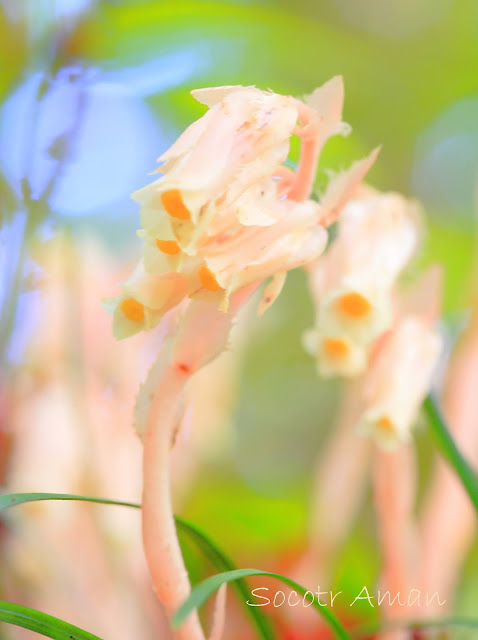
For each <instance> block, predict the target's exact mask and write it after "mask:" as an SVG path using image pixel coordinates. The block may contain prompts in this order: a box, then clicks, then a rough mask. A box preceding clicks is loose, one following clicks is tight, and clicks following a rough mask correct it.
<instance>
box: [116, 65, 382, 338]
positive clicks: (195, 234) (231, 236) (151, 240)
mask: <svg viewBox="0 0 478 640" xmlns="http://www.w3.org/2000/svg"><path fill="white" fill-rule="evenodd" d="M193 95H194V97H196V99H198V100H199V101H200V102H202V103H203V104H205V105H207V106H208V107H209V110H208V111H207V112H206V114H205V115H204V116H203V117H202V118H200V119H199V120H198V121H196V122H195V123H193V124H192V125H191V126H190V127H189V128H188V129H187V130H186V131H185V132H184V133H183V134H182V135H181V136H180V138H179V139H178V140H177V142H176V143H175V144H173V146H172V147H171V148H170V149H169V150H168V151H167V152H166V153H164V154H163V155H162V156H161V158H160V161H162V162H163V165H162V167H161V171H162V172H163V173H164V175H163V176H162V177H160V178H159V179H157V180H156V181H154V182H153V183H151V184H149V185H148V186H146V187H144V188H143V189H141V190H139V191H137V192H136V193H135V194H133V197H134V199H135V200H137V201H138V202H139V203H140V204H141V207H142V208H141V223H142V227H143V228H142V229H141V230H140V232H139V235H140V237H141V238H142V240H143V244H144V252H143V259H142V263H141V264H140V266H139V267H138V269H137V270H136V272H135V274H134V275H133V277H132V278H131V279H130V280H128V281H127V282H125V283H124V284H123V294H122V295H121V296H119V297H117V298H115V299H112V300H111V301H109V303H108V304H109V308H110V310H111V312H112V313H113V316H114V331H115V335H116V336H117V337H119V338H121V337H126V336H128V335H131V334H132V333H134V332H136V331H140V330H143V329H148V328H150V327H152V326H154V325H155V324H156V323H157V322H158V320H159V318H160V317H161V315H162V314H163V313H165V312H166V311H168V310H169V309H171V308H172V307H173V306H175V305H176V304H178V302H179V301H181V300H182V299H185V298H193V299H200V300H206V301H211V302H213V303H215V304H216V305H217V306H218V307H219V308H220V309H221V310H222V311H226V310H227V308H228V305H229V300H230V297H231V295H232V294H233V293H234V292H236V291H238V290H239V289H241V288H242V287H245V286H248V285H250V284H253V283H260V282H262V281H264V280H265V279H267V278H269V277H273V282H272V283H271V285H270V286H269V287H268V288H267V289H266V292H265V295H264V299H263V300H262V302H261V305H260V311H261V312H262V311H264V310H265V309H266V308H267V307H268V306H270V304H272V303H273V301H274V300H275V298H276V297H277V296H278V295H279V293H280V291H281V289H282V286H283V284H284V281H285V277H286V273H287V271H289V270H290V269H294V268H296V267H299V266H303V265H304V264H307V263H309V262H310V261H312V260H314V259H315V258H317V257H318V256H319V255H320V254H321V253H322V252H323V250H324V248H325V246H326V243H327V233H326V231H325V228H324V227H325V226H326V225H327V224H330V223H331V222H333V221H334V220H335V218H336V217H337V215H338V213H339V212H340V210H341V208H342V207H343V206H344V204H345V203H346V201H347V199H348V197H349V191H350V189H351V187H354V186H356V184H358V182H360V180H361V179H362V177H363V175H364V174H365V173H366V172H367V170H368V169H369V167H370V166H371V164H372V162H373V160H374V158H375V156H374V155H373V156H370V157H369V158H367V159H366V160H365V161H363V162H362V163H357V165H356V166H355V169H354V171H353V172H352V173H351V174H350V175H351V180H345V181H342V182H340V181H339V182H338V186H337V184H335V187H334V186H332V187H331V189H330V190H329V191H328V192H327V193H326V194H325V196H324V202H323V203H317V202H315V201H314V200H310V199H307V198H308V196H309V193H310V190H311V186H312V183H313V179H314V176H315V171H316V167H317V161H318V156H319V153H320V150H321V149H322V147H323V146H324V144H325V142H326V141H327V139H328V138H329V137H330V136H332V135H335V134H338V133H342V134H345V133H347V132H348V127H347V125H345V124H344V123H343V122H342V121H341V112H342V104H343V86H342V81H341V78H333V79H332V80H330V81H329V82H327V83H326V84H325V85H324V86H323V87H320V88H319V89H316V90H315V91H314V92H313V93H312V95H311V96H309V97H308V98H306V100H305V102H301V101H300V100H297V99H296V98H292V97H291V96H280V95H278V94H275V93H272V92H267V91H261V90H259V89H256V88H255V87H240V86H238V87H217V88H213V89H201V90H197V91H194V92H193ZM293 135H298V136H299V137H301V139H302V153H301V159H300V161H299V165H298V169H297V172H296V173H294V172H293V171H291V170H290V169H289V168H287V167H286V166H285V165H284V162H285V161H286V160H287V157H288V154H289V146H290V139H291V137H292V136H293ZM357 168H358V169H359V170H358V171H357ZM351 183H352V184H351Z"/></svg>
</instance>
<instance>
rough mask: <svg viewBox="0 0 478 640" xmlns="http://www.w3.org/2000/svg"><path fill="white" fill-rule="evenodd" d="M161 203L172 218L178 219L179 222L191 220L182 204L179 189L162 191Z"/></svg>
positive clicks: (188, 212) (189, 213)
mask: <svg viewBox="0 0 478 640" xmlns="http://www.w3.org/2000/svg"><path fill="white" fill-rule="evenodd" d="M161 202H162V204H163V207H164V208H165V209H166V211H167V212H168V213H169V215H170V216H172V217H173V218H179V220H189V219H190V218H191V212H190V211H189V209H188V208H187V207H186V205H185V204H184V201H183V197H182V195H181V192H180V191H179V189H169V190H168V191H163V193H162V194H161Z"/></svg>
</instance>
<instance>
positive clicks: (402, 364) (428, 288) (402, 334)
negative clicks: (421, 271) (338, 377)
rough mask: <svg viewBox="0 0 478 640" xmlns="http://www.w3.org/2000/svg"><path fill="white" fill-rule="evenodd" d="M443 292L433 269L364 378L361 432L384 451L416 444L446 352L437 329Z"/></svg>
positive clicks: (380, 346)
mask: <svg viewBox="0 0 478 640" xmlns="http://www.w3.org/2000/svg"><path fill="white" fill-rule="evenodd" d="M439 288H440V277H439V274H438V273H437V272H436V271H435V270H430V271H429V273H428V274H426V276H425V277H424V278H423V279H422V282H421V283H420V284H419V285H418V286H417V289H416V292H414V295H413V296H411V297H410V300H409V302H408V303H407V304H406V305H404V308H402V310H401V311H399V313H398V315H397V318H396V320H395V322H394V324H393V327H392V329H391V330H390V331H389V332H388V333H387V334H385V335H384V336H383V338H382V339H381V340H380V341H379V342H378V344H377V345H376V347H375V353H374V355H373V357H372V359H371V363H370V368H369V371H368V372H367V375H366V377H365V380H364V401H365V410H364V413H363V415H362V418H361V420H360V424H359V431H360V432H361V433H362V434H364V435H372V436H374V437H375V438H376V440H377V441H378V443H379V444H380V445H382V446H383V447H384V448H394V447H395V446H396V445H397V444H399V443H400V442H402V443H403V442H407V441H409V440H410V438H411V428H412V427H413V425H414V423H415V421H416V419H417V416H418V411H419V409H420V405H421V403H422V402H423V400H424V398H425V395H426V394H427V393H428V391H429V389H430V387H431V382H432V376H433V373H434V371H435V368H436V365H437V362H438V357H439V355H440V351H441V338H440V336H439V334H438V332H437V331H436V329H434V328H433V326H432V324H433V322H434V320H435V319H436V316H437V313H438V307H439V304H438V299H439Z"/></svg>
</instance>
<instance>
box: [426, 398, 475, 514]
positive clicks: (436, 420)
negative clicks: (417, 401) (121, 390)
mask: <svg viewBox="0 0 478 640" xmlns="http://www.w3.org/2000/svg"><path fill="white" fill-rule="evenodd" d="M424 409H425V412H426V414H427V417H428V421H429V424H430V430H431V433H432V436H433V439H434V441H435V444H436V446H437V447H438V450H439V451H440V453H441V454H442V456H443V457H444V458H445V459H446V460H447V461H448V463H449V464H450V465H451V466H452V467H453V469H454V470H455V471H456V474H457V475H458V477H459V478H460V480H461V483H462V484H463V487H464V488H465V490H466V492H467V493H468V496H469V498H470V500H471V501H472V503H473V506H474V507H475V510H476V511H477V512H478V478H477V477H476V474H475V472H474V471H473V469H472V468H471V467H470V465H469V464H468V462H467V461H466V460H465V458H464V457H463V456H462V455H461V453H460V451H459V449H458V447H457V446H456V444H455V442H454V440H453V438H452V436H451V435H450V432H449V430H448V428H447V426H446V422H445V419H444V417H443V415H442V413H441V411H440V409H439V407H438V404H437V402H436V400H435V399H434V398H433V397H432V396H431V395H430V396H428V397H427V398H426V400H425V403H424Z"/></svg>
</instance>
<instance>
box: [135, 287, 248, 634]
mask: <svg viewBox="0 0 478 640" xmlns="http://www.w3.org/2000/svg"><path fill="white" fill-rule="evenodd" d="M256 286H257V285H256V284H254V285H251V286H249V287H247V288H244V289H242V290H241V291H239V292H238V293H237V294H236V295H235V296H234V298H233V300H232V301H231V306H230V311H229V312H228V313H223V312H221V311H218V310H217V309H216V308H215V307H214V305H212V304H210V303H207V302H193V303H191V304H190V306H189V308H188V310H187V311H186V313H185V316H184V318H183V321H182V323H181V326H180V328H179V332H178V335H177V337H176V340H175V344H174V346H173V348H172V350H171V356H170V362H169V364H168V365H167V366H165V367H164V369H163V370H162V374H161V378H160V380H159V382H158V384H157V385H156V387H155V390H154V393H153V397H152V400H151V404H150V408H149V412H148V418H147V421H146V429H145V432H144V437H143V444H144V457H143V502H142V522H143V544H144V550H145V555H146V561H147V563H148V568H149V571H150V574H151V578H152V581H153V587H154V590H155V592H156V595H157V596H158V598H159V600H160V601H161V602H162V603H163V605H164V607H165V609H166V612H167V614H168V616H169V617H171V616H172V615H173V614H174V613H175V611H176V610H177V609H178V608H179V606H180V605H181V604H182V603H183V602H184V601H185V600H186V598H187V597H188V596H189V593H190V590H191V588H190V584H189V578H188V574H187V571H186V567H185V565H184V561H183V557H182V554H181V549H180V546H179V541H178V538H177V534H176V526H175V522H174V515H173V509H172V504H171V491H170V455H171V447H172V444H173V439H174V434H175V430H176V428H177V427H178V422H179V419H180V411H181V404H182V400H183V392H184V389H185V387H186V384H187V382H188V380H189V379H190V377H191V376H192V375H193V374H194V373H195V372H196V371H197V370H198V369H200V368H201V367H203V366H204V365H205V364H207V363H208V362H210V361H211V360H213V359H214V358H216V357H217V356H218V355H219V354H220V353H221V352H222V351H223V350H224V349H225V347H226V345H227V340H228V337H229V333H230V329H231V325H232V320H233V318H234V316H235V314H236V312H237V311H238V310H239V308H240V307H241V306H242V304H243V303H244V302H245V301H246V300H247V298H248V297H249V295H250V294H251V293H252V291H254V289H255V288H256ZM150 375H151V376H153V377H154V376H155V375H156V374H155V371H154V367H153V369H152V370H151V373H150ZM146 386H148V385H146ZM218 637H219V631H218V630H217V629H216V630H215V638H216V639H217V638H218ZM176 639H177V640H204V633H203V631H202V628H201V624H200V622H199V618H198V615H197V613H196V612H194V613H192V614H191V615H190V616H189V618H188V619H187V620H186V621H185V622H184V623H183V625H182V626H181V627H180V629H179V630H178V631H177V632H176Z"/></svg>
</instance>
